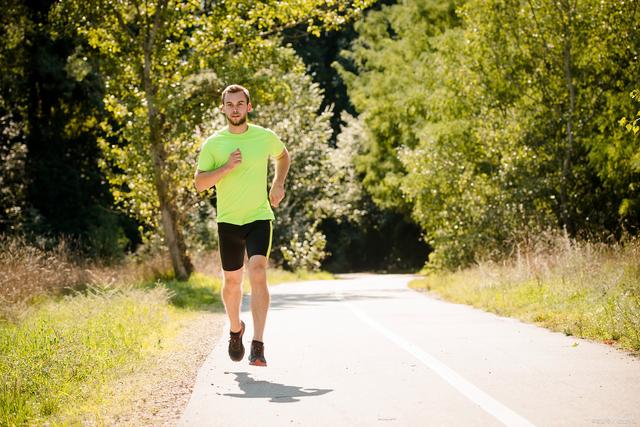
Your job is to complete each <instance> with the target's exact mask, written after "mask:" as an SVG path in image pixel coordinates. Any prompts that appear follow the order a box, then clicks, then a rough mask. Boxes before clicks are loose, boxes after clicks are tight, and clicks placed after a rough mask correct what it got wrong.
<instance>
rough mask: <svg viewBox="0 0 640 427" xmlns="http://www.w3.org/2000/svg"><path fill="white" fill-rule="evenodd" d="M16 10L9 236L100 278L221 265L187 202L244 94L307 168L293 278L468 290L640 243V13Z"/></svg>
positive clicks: (3, 226) (107, 5)
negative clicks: (50, 250) (477, 280)
mask: <svg viewBox="0 0 640 427" xmlns="http://www.w3.org/2000/svg"><path fill="white" fill-rule="evenodd" d="M3 5H4V8H3V10H4V11H5V13H4V14H3V16H2V17H0V25H1V26H2V33H3V35H4V36H3V38H2V41H1V42H0V67H1V68H2V73H1V74H0V85H1V87H0V123H1V126H2V134H1V137H0V184H1V185H0V233H2V234H5V235H21V236H27V238H28V239H31V240H32V241H41V242H45V243H46V244H48V245H50V246H55V242H56V241H57V240H58V239H59V238H60V237H61V236H67V237H69V236H71V237H72V238H73V241H74V242H75V245H76V246H77V248H78V249H79V251H80V252H81V253H82V254H83V256H85V257H87V258H90V259H97V260H101V261H104V262H115V261H118V260H119V259H122V258H123V257H124V256H126V255H127V254H131V253H135V252H140V251H141V250H142V249H148V250H152V249H153V248H156V249H158V248H168V249H167V250H168V253H169V254H170V255H171V259H172V261H173V268H174V271H175V273H176V275H177V276H178V277H185V276H186V275H188V274H189V272H190V271H191V269H192V266H191V261H190V257H189V254H190V253H193V252H195V251H198V250H203V249H205V250H206V249H212V248H214V247H215V240H216V238H217V237H216V233H215V222H214V218H215V198H214V194H212V193H209V194H205V195H197V194H196V193H195V191H194V189H193V186H192V183H191V181H192V176H193V171H194V167H195V158H196V156H197V152H198V149H199V147H200V144H201V143H202V142H203V140H204V139H205V138H206V137H207V136H208V135H209V134H210V133H211V132H212V131H213V130H214V129H216V128H218V127H220V126H223V125H224V121H223V118H222V116H221V115H220V113H219V110H218V105H219V102H220V101H219V93H220V91H221V90H222V88H224V87H225V86H226V85H227V84H229V83H232V82H241V83H243V84H245V85H246V86H247V87H249V89H250V90H251V92H252V96H253V102H254V105H255V107H256V110H255V113H254V114H253V115H252V118H251V120H253V121H254V122H255V123H257V124H260V125H262V126H266V127H269V128H271V129H273V130H275V131H276V132H277V133H278V134H279V135H280V136H281V138H282V139H283V141H284V142H285V143H286V144H287V146H288V147H289V149H290V151H291V153H292V156H293V164H292V169H291V174H290V179H289V182H288V194H287V198H286V199H285V202H284V204H283V205H282V207H281V208H279V210H278V211H277V212H276V216H277V233H276V234H275V236H276V241H275V242H274V244H275V246H274V248H278V247H279V248H281V250H280V251H278V250H275V251H274V252H273V255H274V260H275V261H276V262H277V263H279V264H283V265H284V266H286V267H288V268H291V269H317V268H326V269H330V270H332V271H353V270H364V269H369V270H416V269H419V268H420V267H422V266H423V265H424V263H425V262H426V261H427V255H428V254H429V253H430V255H429V265H430V266H433V267H435V268H440V267H445V268H452V269H455V268H458V267H461V266H466V265H469V264H471V263H473V262H475V261H477V260H479V259H486V258H492V259H499V258H501V257H505V256H508V255H509V254H510V253H511V252H512V251H513V250H514V248H515V247H516V245H517V244H518V242H520V241H522V240H523V239H526V238H527V236H530V235H531V234H536V233H540V232H542V231H547V230H559V231H562V232H566V233H568V234H569V235H571V236H573V237H576V238H581V239H590V240H604V239H614V240H615V239H619V238H621V237H622V236H624V235H625V234H637V232H638V225H639V224H640V162H639V160H638V159H639V158H640V145H639V144H640V139H638V137H637V135H636V134H637V132H635V130H634V129H635V128H634V126H637V114H638V113H637V112H638V103H637V100H636V99H634V97H633V96H629V94H630V93H632V94H636V95H634V96H636V97H637V90H636V91H635V92H633V91H634V89H637V87H638V75H640V65H639V63H638V53H639V50H640V34H639V27H638V26H639V24H640V17H639V13H638V11H637V9H638V6H637V5H636V4H635V3H633V2H631V3H621V2H617V1H612V0H611V1H609V0H607V1H597V2H596V1H594V0H583V1H580V2H572V1H568V0H567V1H564V0H558V1H550V0H529V1H516V0H491V1H476V0H469V1H465V2H463V1H440V0H411V1H409V0H406V1H401V2H397V3H396V2H392V1H381V2H376V3H371V2H367V1H362V2H328V3H327V2H319V1H315V0H314V1H310V0H304V1H303V0H300V1H296V2H286V3H282V2H266V3H259V4H258V3H253V2H240V3H211V2H206V1H205V2H200V3H193V2H191V3H184V2H172V1H165V0H159V1H157V2H152V3H146V5H145V6H143V5H141V4H138V3H136V2H92V1H88V2H79V1H75V0H74V1H72V0H68V1H67V0H65V1H61V2H39V3H33V2H24V1H20V0H4V2H3ZM363 10H364V13H362V11H363ZM47 242H48V243H47Z"/></svg>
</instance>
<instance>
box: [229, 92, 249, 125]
mask: <svg viewBox="0 0 640 427" xmlns="http://www.w3.org/2000/svg"><path fill="white" fill-rule="evenodd" d="M251 109H252V108H251V103H248V102H247V97H246V96H245V95H244V93H243V92H235V93H227V94H226V95H225V97H224V104H223V105H222V112H223V113H224V115H225V116H226V117H227V120H228V121H229V123H231V124H232V125H234V126H240V125H242V124H244V123H245V122H246V121H247V114H248V113H250V112H251Z"/></svg>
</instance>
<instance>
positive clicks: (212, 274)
mask: <svg viewBox="0 0 640 427" xmlns="http://www.w3.org/2000/svg"><path fill="white" fill-rule="evenodd" d="M70 246H71V245H69V244H68V243H67V244H65V243H60V244H57V245H56V246H55V247H53V248H50V249H47V248H45V247H42V246H37V245H33V244H28V243H27V242H26V241H25V240H22V239H11V240H9V239H5V240H3V242H2V245H1V246H0V249H1V250H0V270H1V271H3V275H2V278H0V281H1V282H0V301H1V304H0V307H2V311H1V312H0V314H1V317H0V384H1V385H0V426H14V425H42V424H46V423H53V424H54V425H55V424H63V425H68V424H78V423H81V424H82V423H85V422H90V423H95V422H96V420H98V421H99V420H100V419H101V417H104V416H105V415H104V412H105V408H109V410H116V411H117V410H118V405H120V406H122V405H126V404H127V402H126V401H123V397H122V396H116V395H115V394H114V393H113V392H112V390H111V389H112V388H113V387H114V386H115V385H116V383H117V382H118V380H120V383H122V382H126V377H127V375H129V374H131V373H134V372H136V371H137V370H139V368H140V367H141V366H143V365H144V364H145V363H147V361H148V360H150V359H151V358H153V357H155V356H157V355H158V354H160V353H163V352H167V351H171V350H172V348H173V347H172V346H173V344H174V338H175V337H176V336H177V334H178V332H179V331H180V330H181V328H184V327H186V326H188V325H189V324H190V323H192V322H196V321H198V319H199V317H202V315H205V314H210V313H211V312H219V313H222V302H221V299H220V293H219V291H220V286H221V281H220V279H219V271H220V270H219V263H218V261H217V257H216V256H215V253H207V254H201V255H199V256H197V257H194V259H195V261H196V263H195V265H196V267H197V268H198V270H199V271H201V272H199V273H194V274H192V275H191V277H190V278H189V279H188V280H187V281H179V280H176V279H175V278H173V277H172V275H171V264H170V263H169V262H168V260H167V257H166V256H163V255H164V254H162V253H159V254H156V255H154V256H148V257H146V258H145V259H137V260H136V259H133V258H131V259H130V260H128V261H126V262H123V263H120V264H117V265H113V266H111V267H108V266H99V265H97V264H90V263H89V262H84V263H82V262H80V263H78V262H74V260H76V259H78V257H77V254H74V253H73V251H72V250H71V249H70ZM4 272H6V274H5V273H4ZM311 278H331V276H330V275H327V274H326V273H308V272H302V273H291V272H284V271H281V270H273V271H272V272H271V273H270V281H271V282H274V283H275V282H279V281H287V280H299V279H311ZM123 378H124V379H125V380H123ZM114 399H115V400H116V402H114V401H113V400H114Z"/></svg>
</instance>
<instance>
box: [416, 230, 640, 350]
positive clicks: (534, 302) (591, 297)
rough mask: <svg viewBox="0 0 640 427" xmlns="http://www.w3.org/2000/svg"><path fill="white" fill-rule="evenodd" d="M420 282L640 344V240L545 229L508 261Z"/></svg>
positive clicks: (580, 331)
mask: <svg viewBox="0 0 640 427" xmlns="http://www.w3.org/2000/svg"><path fill="white" fill-rule="evenodd" d="M411 286H412V287H415V288H418V289H427V290H433V291H435V292H436V293H438V294H440V295H442V296H443V297H444V298H447V299H451V300H453V301H456V302H461V303H465V304H470V305H474V306H477V307H480V308H483V309H486V310H489V311H493V312H495V313H498V314H501V315H505V316H514V317H518V318H520V319H523V320H525V321H531V322H538V323H540V324H541V325H543V326H545V327H548V328H550V329H553V330H557V331H561V332H564V333H565V334H567V335H575V336H580V337H584V338H590V339H595V340H600V341H603V342H607V343H616V344H617V345H619V346H620V347H623V348H626V349H629V350H633V351H640V240H638V239H627V240H626V241H624V242H622V243H616V244H604V243H589V242H580V241H576V240H573V239H570V238H569V237H567V236H566V235H553V234H544V235H541V236H537V237H535V238H531V239H529V240H527V241H526V242H523V243H522V244H521V245H518V247H517V251H516V253H515V254H514V256H513V257H512V258H511V259H509V260H506V261H503V262H480V263H478V264H477V265H476V266H475V267H473V268H469V269H465V270H462V271H458V272H436V273H433V274H430V275H427V276H426V277H425V278H423V279H419V280H416V281H414V282H413V283H412V285H411Z"/></svg>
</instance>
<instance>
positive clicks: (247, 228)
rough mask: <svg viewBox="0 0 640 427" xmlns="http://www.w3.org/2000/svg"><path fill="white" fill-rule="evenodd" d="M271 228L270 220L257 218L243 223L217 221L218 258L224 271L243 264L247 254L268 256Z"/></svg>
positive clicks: (235, 268)
mask: <svg viewBox="0 0 640 427" xmlns="http://www.w3.org/2000/svg"><path fill="white" fill-rule="evenodd" d="M272 234H273V229H272V226H271V221H270V220H268V219H267V220H258V221H253V222H250V223H248V224H244V225H235V224H229V223H227V222H219V223H218V236H219V238H220V258H221V260H222V269H223V270H224V271H235V270H239V269H240V268H242V266H243V265H244V251H245V248H246V250H247V256H248V257H249V258H251V257H252V256H253V255H263V256H266V257H267V258H269V252H270V251H271V237H272Z"/></svg>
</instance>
